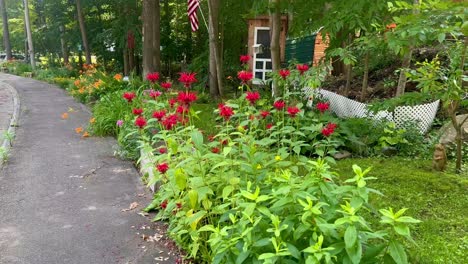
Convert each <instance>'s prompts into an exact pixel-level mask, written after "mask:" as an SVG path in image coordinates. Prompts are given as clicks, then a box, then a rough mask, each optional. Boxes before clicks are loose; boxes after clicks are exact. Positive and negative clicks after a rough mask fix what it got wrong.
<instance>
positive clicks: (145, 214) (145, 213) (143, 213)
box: [138, 212, 149, 217]
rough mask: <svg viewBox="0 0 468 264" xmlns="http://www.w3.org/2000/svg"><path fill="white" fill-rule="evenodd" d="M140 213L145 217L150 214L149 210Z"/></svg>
mask: <svg viewBox="0 0 468 264" xmlns="http://www.w3.org/2000/svg"><path fill="white" fill-rule="evenodd" d="M138 214H139V215H141V216H145V217H146V216H148V215H149V214H148V213H147V212H139V213H138Z"/></svg>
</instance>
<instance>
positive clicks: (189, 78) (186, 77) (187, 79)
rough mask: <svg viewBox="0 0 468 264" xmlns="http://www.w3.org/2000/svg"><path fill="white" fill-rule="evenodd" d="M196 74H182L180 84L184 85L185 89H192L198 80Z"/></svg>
mask: <svg viewBox="0 0 468 264" xmlns="http://www.w3.org/2000/svg"><path fill="white" fill-rule="evenodd" d="M195 75H196V73H194V72H192V73H190V72H181V73H180V78H179V82H181V83H183V84H184V86H185V88H190V86H191V85H192V83H194V82H196V81H197V79H196V78H195Z"/></svg>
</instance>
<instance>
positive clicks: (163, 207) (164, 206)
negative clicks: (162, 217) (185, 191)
mask: <svg viewBox="0 0 468 264" xmlns="http://www.w3.org/2000/svg"><path fill="white" fill-rule="evenodd" d="M161 208H162V209H166V208H167V200H164V201H163V202H162V203H161Z"/></svg>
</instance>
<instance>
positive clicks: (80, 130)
mask: <svg viewBox="0 0 468 264" xmlns="http://www.w3.org/2000/svg"><path fill="white" fill-rule="evenodd" d="M75 132H76V133H78V134H81V132H83V128H82V127H77V128H75Z"/></svg>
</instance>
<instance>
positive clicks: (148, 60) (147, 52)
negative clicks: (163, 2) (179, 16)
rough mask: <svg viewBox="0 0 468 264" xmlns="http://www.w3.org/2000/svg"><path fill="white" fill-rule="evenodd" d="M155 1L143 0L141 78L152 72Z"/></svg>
mask: <svg viewBox="0 0 468 264" xmlns="http://www.w3.org/2000/svg"><path fill="white" fill-rule="evenodd" d="M155 9H156V7H155V0H143V76H146V75H147V74H148V73H150V72H152V71H154V64H153V56H154V42H155V41H154V29H153V26H154V21H155V19H154V16H155V14H154V10H155Z"/></svg>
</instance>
